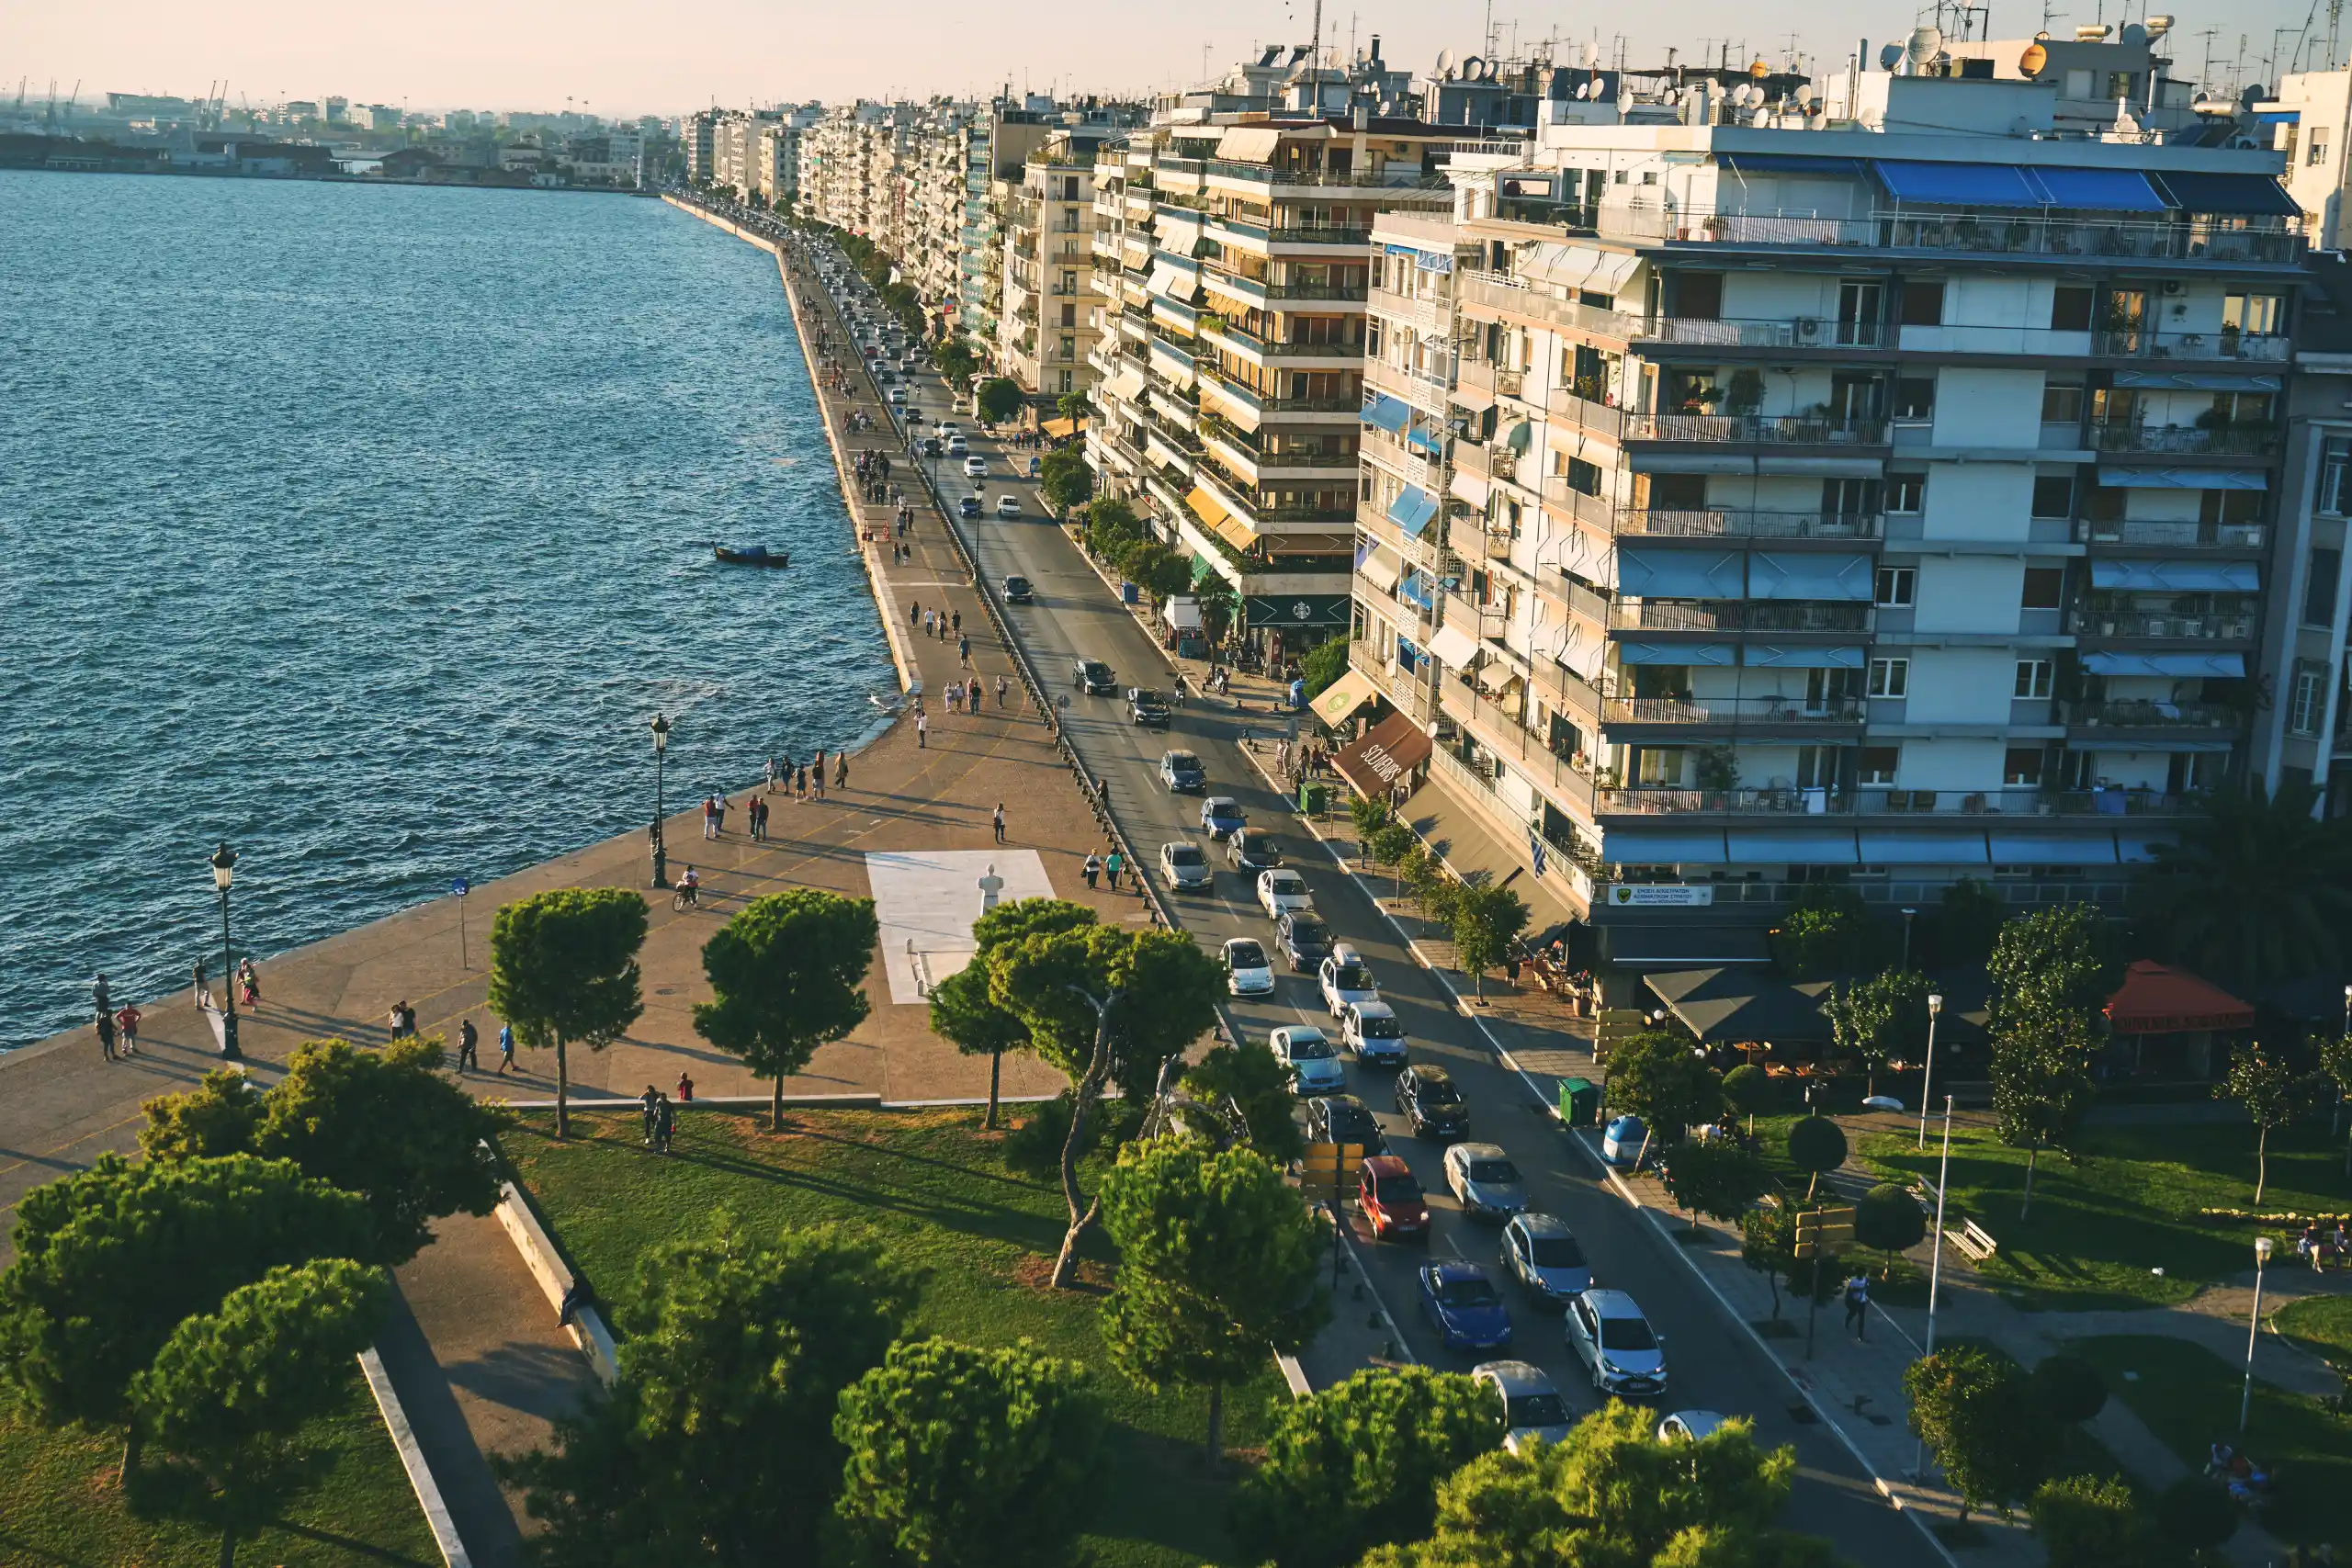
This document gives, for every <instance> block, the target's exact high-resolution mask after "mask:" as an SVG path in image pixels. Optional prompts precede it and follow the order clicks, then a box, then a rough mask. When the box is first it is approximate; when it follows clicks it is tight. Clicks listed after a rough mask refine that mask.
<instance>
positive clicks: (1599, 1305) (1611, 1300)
mask: <svg viewBox="0 0 2352 1568" xmlns="http://www.w3.org/2000/svg"><path fill="white" fill-rule="evenodd" d="M1584 1304H1585V1305H1587V1306H1589V1307H1590V1308H1591V1309H1592V1314H1593V1315H1594V1316H1595V1317H1640V1316H1641V1315H1642V1309H1641V1308H1640V1307H1639V1306H1637V1305H1635V1304H1634V1298H1633V1297H1631V1296H1629V1295H1627V1294H1626V1293H1625V1292H1623V1291H1604V1290H1602V1289H1601V1288H1600V1286H1598V1285H1596V1286H1594V1287H1593V1288H1592V1289H1591V1290H1589V1291H1587V1292H1585V1293H1584Z"/></svg>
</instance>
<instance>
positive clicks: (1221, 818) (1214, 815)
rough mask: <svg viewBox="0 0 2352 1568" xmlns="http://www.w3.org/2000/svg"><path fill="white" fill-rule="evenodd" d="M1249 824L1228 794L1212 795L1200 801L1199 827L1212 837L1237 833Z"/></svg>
mask: <svg viewBox="0 0 2352 1568" xmlns="http://www.w3.org/2000/svg"><path fill="white" fill-rule="evenodd" d="M1249 825H1250V818H1247V817H1245V816H1243V815H1242V813H1241V807H1239V806H1238V805H1237V804H1236V803H1235V801H1234V798H1233V796H1231V795H1211V796H1209V797H1208V798H1207V799H1206V800H1204V801H1203V802H1201V828H1202V829H1203V831H1204V832H1206V833H1207V834H1208V836H1209V837H1210V838H1212V839H1222V838H1224V837H1225V836H1226V835H1227V833H1238V832H1239V831H1240V830H1241V829H1244V828H1246V827H1248V826H1249Z"/></svg>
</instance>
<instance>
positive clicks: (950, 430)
mask: <svg viewBox="0 0 2352 1568" xmlns="http://www.w3.org/2000/svg"><path fill="white" fill-rule="evenodd" d="M939 434H942V435H961V434H964V427H963V426H962V425H960V424H958V423H956V422H955V421H954V420H952V419H943V420H941V421H940V422H939Z"/></svg>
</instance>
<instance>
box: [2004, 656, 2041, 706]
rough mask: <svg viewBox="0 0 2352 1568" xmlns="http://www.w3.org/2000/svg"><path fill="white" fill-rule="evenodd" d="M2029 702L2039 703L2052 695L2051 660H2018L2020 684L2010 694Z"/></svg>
mask: <svg viewBox="0 0 2352 1568" xmlns="http://www.w3.org/2000/svg"><path fill="white" fill-rule="evenodd" d="M2049 694H2050V660H2047V659H2020V660H2018V683H2017V688H2016V690H2014V691H2012V692H2011V693H2010V695H2011V696H2013V697H2022V698H2024V699H2026V700H2027V701H2038V700H2040V699H2041V698H2043V697H2047V696H2048V695H2049Z"/></svg>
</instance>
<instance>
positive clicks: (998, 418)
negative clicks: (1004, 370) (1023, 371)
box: [972, 376, 1023, 424]
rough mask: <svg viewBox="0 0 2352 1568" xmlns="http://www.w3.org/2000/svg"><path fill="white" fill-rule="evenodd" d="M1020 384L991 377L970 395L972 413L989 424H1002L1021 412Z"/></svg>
mask: <svg viewBox="0 0 2352 1568" xmlns="http://www.w3.org/2000/svg"><path fill="white" fill-rule="evenodd" d="M1022 402H1023V398H1022V395H1021V383H1020V382H1018V381H1014V380H1012V379H1010V378H1006V377H1003V376H992V377H990V378H989V379H987V380H985V381H983V382H981V383H980V385H979V388H978V390H977V391H975V392H974V393H973V394H972V412H974V413H976V414H978V415H979V417H980V418H982V419H984V420H986V421H988V422H989V423H990V424H1002V423H1004V422H1005V421H1006V420H1009V419H1011V418H1012V416H1013V415H1014V414H1017V413H1019V412H1021V404H1022Z"/></svg>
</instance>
